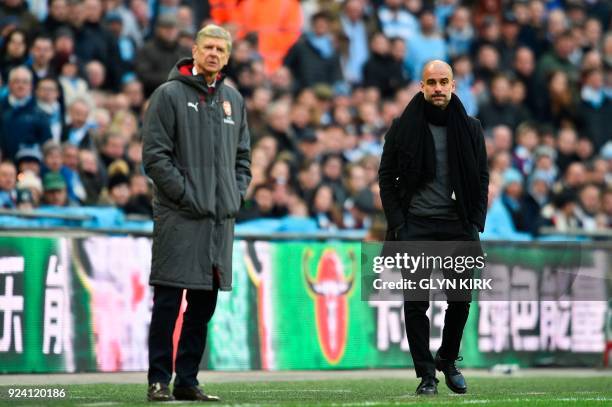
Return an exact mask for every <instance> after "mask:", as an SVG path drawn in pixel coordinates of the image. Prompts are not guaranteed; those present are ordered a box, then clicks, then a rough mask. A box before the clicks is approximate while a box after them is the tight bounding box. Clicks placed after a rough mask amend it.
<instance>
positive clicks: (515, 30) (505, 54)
mask: <svg viewBox="0 0 612 407" xmlns="http://www.w3.org/2000/svg"><path fill="white" fill-rule="evenodd" d="M519 33H520V26H519V23H518V20H517V18H516V15H514V12H512V11H506V12H504V14H503V17H502V24H501V30H500V34H501V35H500V39H499V42H498V49H499V56H500V63H501V66H503V67H509V66H512V62H513V61H514V56H515V54H516V50H517V49H518V47H519V46H520V45H521V44H520V42H519Z"/></svg>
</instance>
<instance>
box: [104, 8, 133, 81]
mask: <svg viewBox="0 0 612 407" xmlns="http://www.w3.org/2000/svg"><path fill="white" fill-rule="evenodd" d="M127 15H129V14H127ZM124 16H125V14H124ZM123 22H124V17H123V16H122V15H121V14H120V13H119V12H117V11H111V12H108V13H107V14H106V17H105V18H104V23H105V25H106V27H107V28H108V31H109V32H110V34H111V35H112V38H113V40H114V42H115V46H116V47H117V50H118V51H119V58H120V60H121V66H120V69H119V72H120V73H121V77H120V78H119V79H120V81H123V80H124V79H125V78H126V76H127V77H129V76H131V75H134V72H133V71H134V63H135V60H136V41H135V40H134V39H133V38H132V37H130V36H129V35H128V34H126V33H125V32H124V30H123Z"/></svg>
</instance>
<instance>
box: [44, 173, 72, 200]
mask: <svg viewBox="0 0 612 407" xmlns="http://www.w3.org/2000/svg"><path fill="white" fill-rule="evenodd" d="M42 185H43V190H44V193H43V198H42V202H41V204H42V205H44V206H50V207H65V206H71V203H70V201H69V200H68V193H67V191H66V181H65V180H64V177H62V175H61V174H60V173H57V172H48V173H46V174H45V176H44V177H43V182H42Z"/></svg>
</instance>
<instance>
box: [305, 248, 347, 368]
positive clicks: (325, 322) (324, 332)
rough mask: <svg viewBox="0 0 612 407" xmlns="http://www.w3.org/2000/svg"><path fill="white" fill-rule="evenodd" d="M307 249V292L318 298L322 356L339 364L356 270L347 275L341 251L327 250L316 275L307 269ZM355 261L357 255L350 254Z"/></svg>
mask: <svg viewBox="0 0 612 407" xmlns="http://www.w3.org/2000/svg"><path fill="white" fill-rule="evenodd" d="M312 255H313V253H312V251H311V250H307V251H306V252H305V253H304V257H303V262H302V265H303V271H304V277H305V279H306V285H307V289H308V293H309V294H310V295H311V296H312V297H313V298H314V301H315V319H316V325H317V337H318V339H319V345H320V346H321V350H322V351H323V356H325V359H327V361H328V362H329V363H330V364H332V365H333V364H336V363H338V362H339V361H340V359H341V358H342V356H343V355H344V349H345V347H346V337H347V328H348V300H347V297H348V295H350V293H351V290H352V288H353V282H354V279H355V272H354V271H353V272H352V273H351V275H350V276H348V277H345V276H344V266H343V264H342V261H341V260H340V257H339V256H338V254H337V253H336V252H335V251H334V250H331V249H327V250H325V251H324V252H323V254H322V255H321V259H320V260H319V264H318V265H317V273H316V276H315V277H314V278H312V277H311V275H310V273H309V271H308V260H309V259H310V258H311V257H312ZM350 256H351V260H352V261H353V263H355V258H354V254H353V253H352V252H351V253H350Z"/></svg>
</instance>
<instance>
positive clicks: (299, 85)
mask: <svg viewBox="0 0 612 407" xmlns="http://www.w3.org/2000/svg"><path fill="white" fill-rule="evenodd" d="M310 22H311V26H312V31H308V32H306V33H304V35H302V37H301V38H300V39H299V40H298V41H297V42H296V43H295V44H294V45H293V46H292V47H291V49H289V51H288V52H287V55H286V56H285V59H284V61H283V64H284V65H285V66H286V67H287V68H289V70H290V71H291V73H292V74H293V78H294V80H295V88H296V89H295V90H296V91H300V90H302V89H303V88H306V87H309V86H313V85H316V84H317V83H325V84H327V85H333V84H334V83H336V82H338V81H341V80H342V79H343V78H342V69H341V67H340V55H339V54H338V52H337V50H336V46H335V45H334V41H333V38H332V35H331V32H330V23H331V20H330V17H329V15H328V14H327V13H326V12H324V11H321V12H318V13H315V14H314V15H313V16H312V17H311V19H310Z"/></svg>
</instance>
